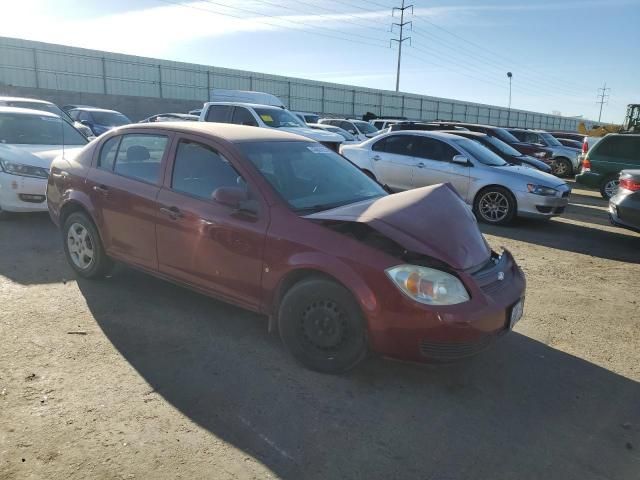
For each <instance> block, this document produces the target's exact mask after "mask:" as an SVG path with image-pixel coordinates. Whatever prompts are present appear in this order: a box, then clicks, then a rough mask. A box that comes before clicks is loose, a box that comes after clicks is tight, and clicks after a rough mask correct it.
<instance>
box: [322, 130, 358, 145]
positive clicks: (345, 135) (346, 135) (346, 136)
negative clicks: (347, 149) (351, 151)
mask: <svg viewBox="0 0 640 480" xmlns="http://www.w3.org/2000/svg"><path fill="white" fill-rule="evenodd" d="M325 130H327V131H328V132H331V133H337V134H338V135H342V137H343V138H344V139H345V140H347V141H348V142H352V141H355V140H356V137H354V136H353V135H351V134H350V133H349V132H347V131H346V130H345V129H343V128H340V127H333V126H332V127H327V128H326V129H325Z"/></svg>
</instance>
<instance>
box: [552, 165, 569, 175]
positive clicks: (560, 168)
mask: <svg viewBox="0 0 640 480" xmlns="http://www.w3.org/2000/svg"><path fill="white" fill-rule="evenodd" d="M567 171H568V169H567V164H566V163H564V162H556V163H555V174H556V175H564V174H566V173H567Z"/></svg>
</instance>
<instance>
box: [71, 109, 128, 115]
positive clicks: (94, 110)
mask: <svg viewBox="0 0 640 480" xmlns="http://www.w3.org/2000/svg"><path fill="white" fill-rule="evenodd" d="M71 110H82V111H85V112H111V113H120V112H119V111H117V110H109V109H108V108H98V107H75V108H72V109H71ZM120 115H122V114H121V113H120Z"/></svg>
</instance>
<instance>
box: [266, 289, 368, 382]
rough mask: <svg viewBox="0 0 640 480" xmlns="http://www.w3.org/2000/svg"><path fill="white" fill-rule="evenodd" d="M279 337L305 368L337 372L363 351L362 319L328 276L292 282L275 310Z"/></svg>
mask: <svg viewBox="0 0 640 480" xmlns="http://www.w3.org/2000/svg"><path fill="white" fill-rule="evenodd" d="M278 328H279V330H280V338H281V339H282V341H283V343H284V344H285V346H286V347H287V349H288V350H289V351H290V352H291V354H292V355H293V356H294V357H295V358H296V360H298V361H299V362H300V363H302V364H303V365H304V366H306V367H307V368H310V369H311V370H316V371H318V372H323V373H340V372H344V371H346V370H349V369H351V368H353V367H355V366H356V365H357V364H358V363H359V362H360V361H361V360H362V359H363V358H364V357H365V356H366V353H367V339H366V328H365V321H364V318H363V316H362V312H361V311H360V307H359V305H358V304H357V302H356V301H355V299H354V298H353V296H352V295H351V293H350V292H349V291H348V290H347V289H346V288H344V287H343V286H342V285H339V284H338V283H336V282H333V281H331V280H326V279H323V278H310V279H307V280H302V281H301V282H299V283H297V284H296V285H294V286H293V287H292V288H291V289H290V290H289V291H288V292H287V293H286V295H285V296H284V298H283V299H282V302H281V305H280V311H279V313H278Z"/></svg>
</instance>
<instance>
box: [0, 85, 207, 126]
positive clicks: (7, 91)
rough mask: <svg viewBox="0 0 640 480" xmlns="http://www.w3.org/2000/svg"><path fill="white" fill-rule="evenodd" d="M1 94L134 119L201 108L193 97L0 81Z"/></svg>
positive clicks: (200, 103)
mask: <svg viewBox="0 0 640 480" xmlns="http://www.w3.org/2000/svg"><path fill="white" fill-rule="evenodd" d="M0 96H12V97H28V98H39V99H41V100H48V101H49V102H53V103H55V104H56V105H59V106H60V107H62V106H63V105H68V104H78V105H91V106H94V107H101V108H108V109H111V110H117V111H119V112H122V113H124V114H125V115H126V116H127V117H129V118H130V119H131V120H132V121H134V122H137V121H138V120H142V119H143V118H146V117H149V116H151V115H155V114H156V113H167V112H182V113H186V112H188V111H189V110H193V109H195V108H200V107H202V102H201V101H196V100H180V99H175V98H153V97H136V96H132V95H105V94H102V93H87V92H69V91H62V90H50V89H45V88H30V87H15V86H9V85H3V84H2V83H0Z"/></svg>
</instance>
